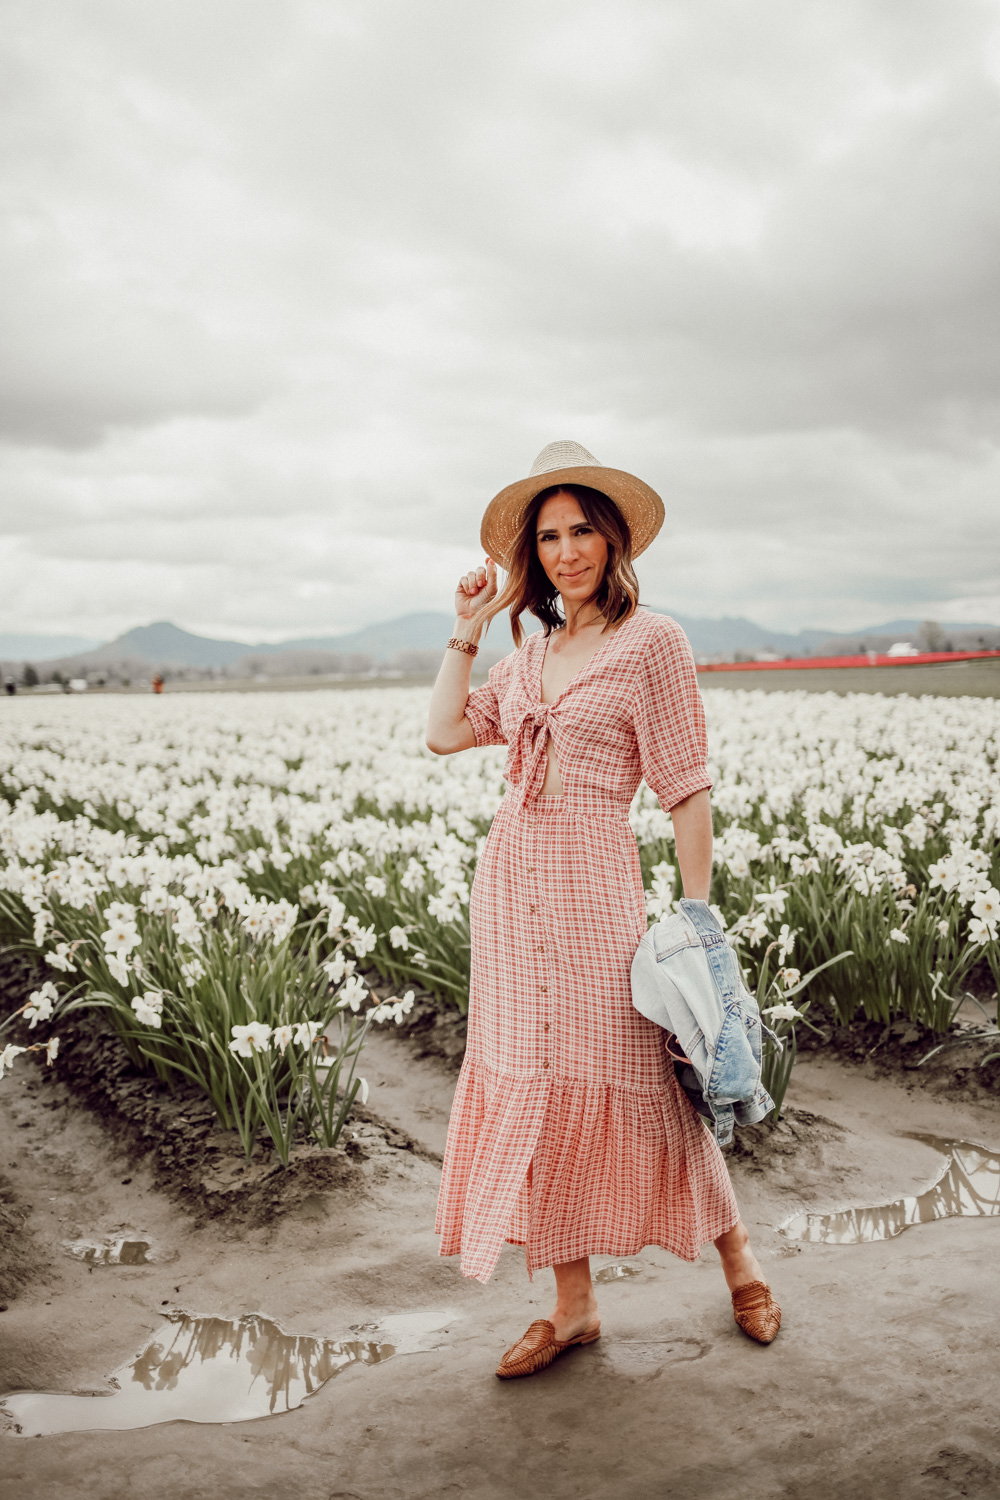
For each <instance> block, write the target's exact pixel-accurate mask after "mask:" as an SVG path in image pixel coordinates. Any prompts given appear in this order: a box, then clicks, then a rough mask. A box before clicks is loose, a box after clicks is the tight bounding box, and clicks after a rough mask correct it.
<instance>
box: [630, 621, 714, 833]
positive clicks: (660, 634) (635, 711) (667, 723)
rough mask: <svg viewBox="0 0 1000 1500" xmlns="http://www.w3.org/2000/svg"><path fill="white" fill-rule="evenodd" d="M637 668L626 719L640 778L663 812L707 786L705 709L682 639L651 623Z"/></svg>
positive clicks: (671, 628)
mask: <svg viewBox="0 0 1000 1500" xmlns="http://www.w3.org/2000/svg"><path fill="white" fill-rule="evenodd" d="M657 626H658V628H657V629H656V631H655V633H654V634H653V635H652V638H651V639H650V641H649V645H648V647H647V649H646V654H645V657H644V659H643V662H642V666H641V667H640V670H639V679H638V682H637V684H636V688H635V693H634V696H633V700H632V719H633V723H634V726H635V737H636V741H637V743H638V746H639V762H640V765H641V767H642V774H643V776H644V777H645V779H646V781H647V782H648V783H649V785H650V786H651V787H652V789H653V791H654V792H655V793H656V796H657V798H658V800H659V803H660V806H661V807H662V808H663V810H664V812H669V811H670V809H671V808H672V807H676V805H677V803H678V802H683V801H684V799H685V797H690V796H692V795H693V794H694V793H695V792H701V791H704V790H706V789H707V788H708V787H710V786H711V785H712V778H711V777H710V776H709V774H708V736H707V734H706V730H705V709H704V705H703V704H702V701H701V693H700V692H699V691H698V679H697V676H696V674H695V667H694V657H693V655H692V653H691V646H690V644H689V642H688V638H687V636H686V635H685V634H684V632H683V630H682V629H681V627H680V626H679V625H678V624H676V623H675V621H673V620H671V619H668V618H667V617H666V616H664V617H663V618H662V622H661V621H659V620H658V621H657Z"/></svg>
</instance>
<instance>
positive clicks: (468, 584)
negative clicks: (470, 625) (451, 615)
mask: <svg viewBox="0 0 1000 1500" xmlns="http://www.w3.org/2000/svg"><path fill="white" fill-rule="evenodd" d="M496 595H497V569H496V563H495V562H494V561H493V559H492V558H491V557H488V558H487V559H486V566H485V567H484V568H473V570H472V572H471V573H466V574H464V575H463V577H461V578H460V579H459V580H458V588H457V589H456V590H455V614H456V615H457V617H458V618H459V619H460V620H475V619H476V617H477V616H478V615H479V614H481V612H482V611H483V610H484V609H485V608H486V606H487V604H489V603H491V602H492V600H494V599H495V598H496Z"/></svg>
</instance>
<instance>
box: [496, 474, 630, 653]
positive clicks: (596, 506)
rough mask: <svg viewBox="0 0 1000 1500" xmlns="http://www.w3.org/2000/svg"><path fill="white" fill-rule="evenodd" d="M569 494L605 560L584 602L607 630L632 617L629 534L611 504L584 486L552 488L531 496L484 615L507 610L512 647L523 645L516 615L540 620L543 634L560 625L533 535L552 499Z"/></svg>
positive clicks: (552, 587)
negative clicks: (596, 535) (603, 545)
mask: <svg viewBox="0 0 1000 1500" xmlns="http://www.w3.org/2000/svg"><path fill="white" fill-rule="evenodd" d="M561 494H564V495H572V496H573V499H574V500H575V501H576V502H577V504H578V505H579V507H580V509H581V510H582V511H583V514H584V516H585V517H586V518H587V520H588V522H589V523H590V525H591V526H593V528H594V530H595V531H599V532H600V534H601V536H603V538H604V540H605V541H606V542H607V544H608V561H607V565H606V566H605V569H604V573H603V575H602V577H601V581H600V583H599V584H598V586H597V589H596V591H595V592H594V593H593V594H592V595H591V597H590V599H588V600H586V601H585V602H586V603H588V604H590V603H591V602H593V603H595V604H596V605H597V607H598V609H599V610H600V612H601V614H602V615H603V616H604V618H605V620H606V621H607V623H608V625H619V624H621V623H622V621H624V620H627V619H628V618H629V616H630V615H631V614H634V613H635V609H636V606H637V605H638V603H639V580H638V579H637V578H636V576H635V570H634V568H633V567H632V533H631V532H630V531H629V529H628V524H627V522H626V520H625V517H624V516H623V515H622V513H621V511H620V510H619V509H618V507H617V505H616V504H615V502H614V501H613V500H612V499H610V497H609V496H607V495H605V494H604V493H603V491H601V490H593V489H591V488H590V487H589V485H585V484H554V485H550V486H549V488H548V489H547V490H542V492H541V494H539V495H536V496H535V498H534V500H532V502H531V504H530V505H529V506H528V508H527V510H526V511H525V513H524V520H523V521H522V522H521V529H520V531H519V532H518V534H517V540H516V541H515V543H514V547H513V550H512V553H511V565H510V572H509V574H508V575H507V582H506V583H505V585H504V587H503V589H502V590H501V592H500V593H499V594H498V595H497V597H496V599H495V600H494V601H493V603H492V604H491V605H490V607H489V610H488V611H487V613H486V623H487V624H489V622H490V621H491V620H492V619H493V617H494V615H498V614H500V612H501V611H502V610H505V609H507V610H509V611H510V633H511V635H512V636H513V637H514V645H515V646H520V645H521V642H522V641H523V640H524V630H523V628H522V626H521V616H522V614H523V613H524V611H525V610H529V611H530V613H531V614H533V615H534V616H535V618H536V619H538V620H541V622H542V628H543V629H544V631H545V634H546V635H549V634H550V633H551V632H552V631H553V630H558V629H559V627H560V626H561V625H565V623H566V621H565V618H564V616H563V614H562V611H561V610H560V609H559V607H558V605H557V604H556V599H557V598H558V596H559V590H558V589H557V588H556V587H555V585H554V584H553V583H552V580H551V579H550V578H549V576H548V574H547V573H546V571H545V569H544V568H543V567H542V564H541V561H540V560H539V557H538V544H537V542H536V540H535V532H536V527H537V523H538V515H539V512H540V510H541V508H542V506H543V505H544V504H545V502H546V500H549V499H551V498H552V496H553V495H561Z"/></svg>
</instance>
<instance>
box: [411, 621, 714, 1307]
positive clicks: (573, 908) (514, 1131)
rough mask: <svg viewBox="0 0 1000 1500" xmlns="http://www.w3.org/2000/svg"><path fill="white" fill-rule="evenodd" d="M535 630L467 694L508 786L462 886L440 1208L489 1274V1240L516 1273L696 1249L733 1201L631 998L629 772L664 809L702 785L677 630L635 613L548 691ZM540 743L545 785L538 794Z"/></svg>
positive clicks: (683, 648) (477, 1268)
mask: <svg viewBox="0 0 1000 1500" xmlns="http://www.w3.org/2000/svg"><path fill="white" fill-rule="evenodd" d="M545 650H546V638H545V636H544V635H543V634H541V633H538V634H536V635H531V636H529V637H528V639H527V641H526V642H525V644H524V645H523V646H522V647H521V649H520V650H518V651H514V652H512V654H511V655H510V656H508V657H506V658H505V659H504V660H503V661H501V662H498V663H497V665H496V666H495V667H493V669H492V670H491V672H490V674H489V679H488V681H487V682H486V683H485V684H484V685H483V686H482V687H479V688H476V689H475V691H474V692H472V693H471V694H470V695H469V701H468V704H467V706H466V710H465V713H466V717H467V718H468V720H469V722H470V724H471V725H472V728H473V731H474V733H475V736H476V743H477V744H478V745H497V744H506V745H508V746H509V754H508V757H507V764H506V768H505V772H504V775H505V779H506V782H507V789H506V794H505V796H504V798H503V801H502V802H501V804H500V809H499V811H498V812H497V815H496V818H495V819H494V822H493V826H492V828H491V829H490V834H489V837H488V839H487V841H486V846H485V848H484V850H483V854H482V856H481V858H480V860H479V864H478V867H477V870H476V876H475V880H474V882H473V886H472V902H471V924H472V980H471V986H470V992H469V1035H468V1044H467V1049H466V1054H465V1061H464V1063H463V1065H462V1071H461V1074H460V1076H459V1081H458V1088H457V1090H456V1093H455V1102H454V1104H453V1106H452V1112H451V1121H450V1124H449V1128H448V1143H447V1147H446V1149H445V1158H444V1172H443V1177H442V1181H441V1191H440V1196H439V1199H438V1211H437V1221H436V1225H435V1227H436V1229H437V1232H438V1234H439V1235H440V1236H441V1254H442V1255H461V1257H462V1261H461V1266H462V1271H463V1273H464V1274H465V1275H466V1276H474V1277H476V1278H478V1280H480V1281H487V1280H488V1279H489V1277H490V1275H491V1274H492V1272H493V1269H494V1267H495V1265H496V1263H497V1259H498V1257H499V1254H500V1250H501V1247H502V1246H503V1243H504V1241H505V1240H506V1241H509V1242H512V1243H514V1244H517V1245H524V1247H525V1254H526V1258H527V1265H528V1274H529V1275H531V1273H532V1272H533V1271H535V1270H537V1269H538V1268H539V1267H541V1266H550V1265H559V1264H561V1263H563V1262H565V1261H571V1260H577V1259H578V1258H579V1257H580V1256H583V1255H594V1254H604V1255H635V1254H637V1253H638V1251H639V1250H641V1249H642V1247H643V1246H644V1245H662V1246H663V1247H664V1248H665V1249H667V1250H671V1251H673V1253H674V1254H675V1255H679V1256H682V1257H683V1258H684V1259H685V1260H695V1259H696V1258H697V1256H698V1254H699V1252H700V1250H701V1247H702V1245H704V1244H707V1243H708V1242H709V1241H710V1240H713V1239H716V1238H717V1237H718V1236H719V1235H720V1234H723V1233H725V1231H726V1230H728V1229H731V1228H732V1227H733V1225H734V1224H735V1223H736V1222H737V1220H738V1218H739V1211H738V1209H737V1206H736V1200H735V1197H734V1196H733V1190H732V1187H731V1185H730V1182H729V1174H728V1172H727V1170H726V1164H725V1162H724V1160H723V1158H722V1155H721V1153H720V1151H719V1148H718V1147H717V1145H716V1144H715V1141H714V1140H713V1139H712V1136H711V1134H710V1133H709V1131H708V1130H706V1129H705V1127H704V1126H703V1125H702V1123H701V1121H700V1119H699V1118H698V1116H697V1114H696V1113H695V1112H694V1110H693V1109H692V1107H691V1105H690V1104H689V1103H688V1101H687V1099H686V1097H685V1095H684V1094H683V1093H682V1091H681V1089H680V1087H679V1085H678V1084H677V1082H676V1080H675V1078H674V1073H673V1068H672V1066H671V1065H670V1062H669V1060H668V1058H667V1056H666V1052H665V1049H664V1035H663V1032H662V1031H661V1030H660V1028H659V1027H657V1026H656V1025H654V1024H653V1022H651V1021H647V1020H646V1019H645V1017H643V1016H641V1015H639V1013H638V1011H636V1010H635V1009H634V1008H633V1006H632V1003H631V995H630V986H629V970H630V966H631V962H632V956H633V954H634V953H635V950H636V947H637V946H638V943H639V939H640V938H641V936H642V934H643V933H644V932H645V930H646V913H645V903H644V899H643V890H642V876H641V872H640V868H639V854H638V849H637V848H636V842H635V838H634V836H633V834H632V830H631V828H630V826H629V821H628V814H629V807H630V805H631V802H632V798H633V796H634V794H635V792H636V789H637V788H638V786H639V782H640V779H641V778H642V777H643V776H644V777H645V778H646V781H647V782H648V783H649V785H650V786H651V787H652V788H653V790H654V791H655V792H656V794H657V796H658V798H659V800H660V803H661V805H662V806H663V807H664V808H665V809H669V808H670V807H673V806H674V805H675V804H676V803H677V802H680V801H682V800H683V799H684V798H685V797H689V796H691V794H692V793H694V792H697V791H700V790H701V789H702V788H704V787H708V786H710V785H711V781H710V779H709V777H708V774H707V772H706V766H705V757H706V739H705V717H704V712H703V709H702V703H701V696H700V694H699V692H698V685H697V680H696V677H695V670H694V662H693V659H692V656H691V648H690V646H689V645H688V641H687V637H686V636H685V635H684V632H683V631H682V630H681V628H680V626H679V625H677V624H676V623H675V622H674V621H673V620H671V619H668V618H667V617H666V616H664V615H656V614H652V613H651V612H650V611H649V610H646V609H639V610H637V611H636V612H635V614H633V615H632V616H631V617H630V618H629V619H628V620H626V621H625V623H624V624H623V625H621V626H620V627H619V629H618V630H617V631H616V632H615V633H614V635H612V636H611V637H610V638H609V639H608V640H607V641H605V643H604V644H603V645H602V646H601V647H600V648H599V649H598V651H597V652H596V653H595V655H594V656H593V657H591V659H590V661H589V662H588V663H587V664H586V666H585V667H584V668H583V669H582V670H581V671H580V672H579V673H578V674H577V675H576V677H574V678H573V680H572V681H571V682H570V684H569V686H568V687H567V688H566V689H565V690H564V691H563V692H562V693H561V694H560V695H559V697H558V698H557V699H556V701H555V702H554V703H543V702H542V701H541V680H542V663H543V659H544V656H545ZM550 735H551V737H552V740H553V742H554V745H555V752H556V757H557V759H558V762H559V771H560V775H561V779H562V785H563V792H562V795H561V796H555V797H552V796H545V797H540V796H539V795H538V794H539V791H540V789H541V786H542V783H543V781H544V778H545V767H546V742H547V738H548V736H550Z"/></svg>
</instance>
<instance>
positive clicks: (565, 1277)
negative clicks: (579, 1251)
mask: <svg viewBox="0 0 1000 1500" xmlns="http://www.w3.org/2000/svg"><path fill="white" fill-rule="evenodd" d="M552 1269H553V1271H554V1272H555V1277H556V1305H555V1311H554V1312H553V1313H552V1315H551V1317H550V1319H549V1321H550V1323H552V1325H553V1327H554V1328H555V1331H556V1338H557V1339H558V1340H559V1342H560V1343H565V1341H566V1340H567V1339H572V1338H575V1337H576V1335H577V1334H578V1333H583V1332H584V1330H585V1329H587V1328H592V1327H593V1326H594V1324H595V1323H596V1322H597V1321H598V1317H597V1296H596V1294H595V1292H594V1283H593V1282H592V1281H591V1279H590V1257H589V1256H587V1255H584V1256H582V1257H581V1258H580V1259H579V1260H570V1261H566V1262H565V1263H564V1264H563V1265H561V1266H553V1267H552Z"/></svg>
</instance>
